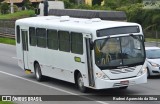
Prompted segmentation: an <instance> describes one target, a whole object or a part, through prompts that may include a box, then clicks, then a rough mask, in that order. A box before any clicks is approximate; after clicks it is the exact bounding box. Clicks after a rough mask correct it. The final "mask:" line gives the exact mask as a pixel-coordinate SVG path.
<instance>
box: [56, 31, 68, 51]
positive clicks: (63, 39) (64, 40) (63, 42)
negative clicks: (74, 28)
mask: <svg viewBox="0 0 160 104" xmlns="http://www.w3.org/2000/svg"><path fill="white" fill-rule="evenodd" d="M58 35H59V50H60V51H64V52H70V35H69V32H68V31H59V32H58Z"/></svg>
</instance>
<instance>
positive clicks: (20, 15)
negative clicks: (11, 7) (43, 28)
mask: <svg viewBox="0 0 160 104" xmlns="http://www.w3.org/2000/svg"><path fill="white" fill-rule="evenodd" d="M34 15H35V13H34V11H33V10H25V11H19V12H16V13H13V14H6V15H0V19H19V18H25V17H31V16H34Z"/></svg>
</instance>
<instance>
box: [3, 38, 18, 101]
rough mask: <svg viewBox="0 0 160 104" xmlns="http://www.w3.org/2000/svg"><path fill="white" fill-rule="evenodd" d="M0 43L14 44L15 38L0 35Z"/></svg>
mask: <svg viewBox="0 0 160 104" xmlns="http://www.w3.org/2000/svg"><path fill="white" fill-rule="evenodd" d="M0 43H5V44H10V45H15V44H16V42H15V39H10V38H4V37H0ZM0 104H1V103H0Z"/></svg>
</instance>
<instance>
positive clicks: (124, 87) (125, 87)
mask: <svg viewBox="0 0 160 104" xmlns="http://www.w3.org/2000/svg"><path fill="white" fill-rule="evenodd" d="M127 88H128V86H123V87H119V89H127Z"/></svg>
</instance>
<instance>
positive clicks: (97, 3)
mask: <svg viewBox="0 0 160 104" xmlns="http://www.w3.org/2000/svg"><path fill="white" fill-rule="evenodd" d="M102 1H103V0H93V1H92V5H101V2H102Z"/></svg>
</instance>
